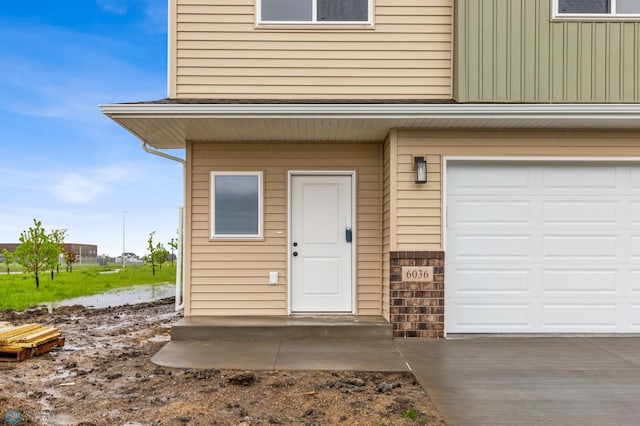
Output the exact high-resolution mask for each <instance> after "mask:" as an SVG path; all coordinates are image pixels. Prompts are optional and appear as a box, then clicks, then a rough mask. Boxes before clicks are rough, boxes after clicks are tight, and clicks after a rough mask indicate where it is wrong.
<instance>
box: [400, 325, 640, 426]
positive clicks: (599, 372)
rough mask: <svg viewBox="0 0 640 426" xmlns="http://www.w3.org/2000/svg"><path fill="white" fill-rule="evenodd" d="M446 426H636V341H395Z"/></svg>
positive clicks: (639, 382) (639, 353) (639, 395)
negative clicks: (438, 410)
mask: <svg viewBox="0 0 640 426" xmlns="http://www.w3.org/2000/svg"><path fill="white" fill-rule="evenodd" d="M395 345H396V347H397V348H398V349H399V351H400V353H401V354H402V355H403V356H404V358H405V360H406V361H407V362H408V364H409V365H410V366H411V369H412V370H413V371H414V373H415V375H416V377H417V379H418V381H419V383H420V384H421V385H422V386H423V387H424V389H425V390H426V392H427V394H428V395H429V397H431V399H432V400H433V402H435V403H436V405H437V406H438V408H439V409H440V411H441V413H442V415H443V418H444V419H445V420H446V422H447V424H448V425H523V424H524V425H527V424H535V425H541V424H555V425H638V424H640V338H639V337H473V338H460V339H448V340H430V341H425V340H422V341H419V340H395Z"/></svg>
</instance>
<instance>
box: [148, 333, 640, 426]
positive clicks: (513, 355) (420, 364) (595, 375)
mask: <svg viewBox="0 0 640 426" xmlns="http://www.w3.org/2000/svg"><path fill="white" fill-rule="evenodd" d="M152 361H153V362H155V363H157V364H160V365H163V366H167V367H179V368H226V369H241V370H286V369H291V370H297V369H304V370H361V371H408V370H409V369H411V371H413V373H414V374H415V376H416V378H417V380H418V382H419V383H420V384H421V385H422V387H423V388H424V389H425V391H426V392H427V394H428V395H429V397H430V398H431V399H432V401H433V402H434V403H435V404H436V406H437V407H438V409H439V410H440V413H441V415H442V416H443V418H444V419H445V421H446V422H447V424H448V425H529V424H531V425H532V424H536V425H539V424H555V425H625V426H626V425H637V424H640V338H637V337H593V338H587V337H531V338H526V337H476V338H465V339H447V340H445V339H441V340H412V339H407V340H391V339H385V340H383V339H377V340H371V339H369V340H352V339H351V340H349V339H344V340H323V339H306V340H286V339H275V340H262V341H247V340H216V341H211V340H209V341H172V342H170V343H169V344H167V345H166V346H165V347H164V348H162V349H161V350H160V351H159V352H158V353H157V354H156V355H155V356H154V357H153V359H152Z"/></svg>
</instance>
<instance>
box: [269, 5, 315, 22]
mask: <svg viewBox="0 0 640 426" xmlns="http://www.w3.org/2000/svg"><path fill="white" fill-rule="evenodd" d="M312 18H313V15H312V1H311V0H262V16H261V19H262V20H263V21H311V19H312Z"/></svg>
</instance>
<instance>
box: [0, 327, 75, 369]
mask: <svg viewBox="0 0 640 426" xmlns="http://www.w3.org/2000/svg"><path fill="white" fill-rule="evenodd" d="M56 346H64V337H62V336H61V335H60V332H59V330H58V329H57V328H55V327H48V326H42V325H40V324H24V325H18V326H15V325H13V324H11V323H8V322H0V361H24V360H25V359H27V358H29V357H32V356H37V355H42V354H44V353H47V352H49V351H50V350H51V348H53V347H56Z"/></svg>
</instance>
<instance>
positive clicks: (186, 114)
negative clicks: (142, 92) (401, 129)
mask: <svg viewBox="0 0 640 426" xmlns="http://www.w3.org/2000/svg"><path fill="white" fill-rule="evenodd" d="M99 107H100V110H101V111H102V112H103V113H104V114H105V115H107V116H109V117H111V118H113V119H118V118H320V117H322V118H336V119H349V118H360V119H367V118H387V119H403V118H423V119H424V118H427V119H428V118H439V119H442V118H447V119H465V118H469V119H472V118H473V119H478V118H485V119H487V118H492V119H500V120H507V121H510V120H522V119H568V118H573V119H584V120H594V119H595V120H597V119H607V120H612V119H625V120H629V119H638V120H640V103H638V104H294V103H292V104H151V103H149V104H144V103H140V104H111V105H100V106H99ZM639 126H640V122H639Z"/></svg>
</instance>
